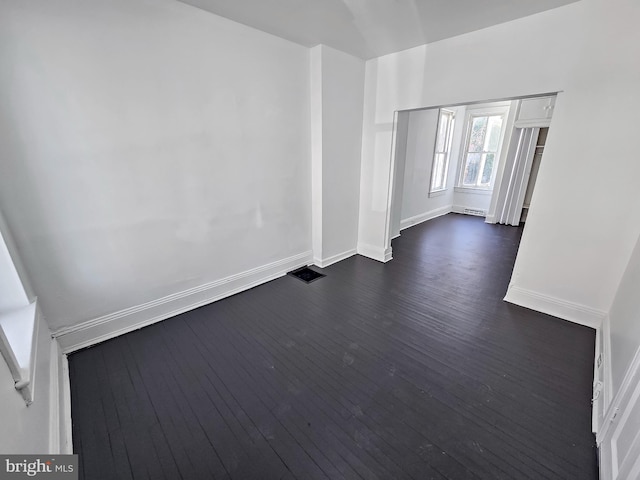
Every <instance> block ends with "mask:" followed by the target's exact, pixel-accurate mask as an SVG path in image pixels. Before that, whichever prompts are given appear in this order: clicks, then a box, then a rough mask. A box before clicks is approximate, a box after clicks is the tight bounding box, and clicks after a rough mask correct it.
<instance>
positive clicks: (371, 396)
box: [69, 214, 598, 480]
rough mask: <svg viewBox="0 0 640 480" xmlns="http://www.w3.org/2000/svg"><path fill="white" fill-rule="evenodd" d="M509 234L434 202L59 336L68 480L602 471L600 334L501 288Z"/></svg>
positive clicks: (575, 474)
mask: <svg viewBox="0 0 640 480" xmlns="http://www.w3.org/2000/svg"><path fill="white" fill-rule="evenodd" d="M521 234H522V229H521V228H514V227H507V226H499V225H488V224H485V223H484V222H483V221H482V219H480V218H475V217H469V216H464V215H456V214H450V215H446V216H443V217H439V218H437V219H434V220H431V221H428V222H425V223H423V224H420V225H417V226H415V227H412V228H410V229H407V230H403V232H402V235H401V236H400V237H399V238H397V239H395V240H394V241H393V255H394V259H393V261H391V262H389V263H386V264H382V263H379V262H375V261H373V260H370V259H367V258H364V257H360V256H354V257H351V258H349V259H347V260H344V261H342V262H339V263H337V264H334V265H332V266H330V267H328V268H326V269H323V270H322V272H323V273H324V274H326V275H327V276H326V277H324V278H322V279H320V280H318V281H316V282H313V283H311V284H305V283H303V282H301V281H299V280H297V279H295V278H294V277H291V276H286V277H282V278H280V279H278V280H275V281H272V282H269V283H267V284H264V285H261V286H260V287H257V288H254V289H251V290H248V291H246V292H243V293H241V294H238V295H235V296H233V297H229V298H227V299H225V300H222V301H219V302H216V303H214V304H211V305H207V306H205V307H201V308H199V309H196V310H194V311H191V312H188V313H185V314H182V315H179V316H177V317H175V318H172V319H169V320H166V321H164V322H161V323H159V324H156V325H152V326H149V327H146V328H144V329H142V330H139V331H135V332H132V333H129V334H127V335H124V336H122V337H118V338H115V339H113V340H110V341H107V342H104V343H103V344H100V345H97V346H95V347H92V348H89V349H86V350H82V351H79V352H76V353H74V354H72V355H71V356H70V357H69V369H70V377H71V396H72V416H73V435H74V438H73V439H74V450H75V451H76V452H77V453H78V454H79V456H80V466H79V469H80V478H83V479H91V480H102V479H105V480H106V479H113V478H118V479H121V478H122V479H127V478H129V479H135V480H138V479H147V478H149V479H153V480H156V479H162V478H166V479H189V480H191V479H195V480H198V479H203V480H204V479H211V478H215V479H217V478H220V479H226V478H229V479H254V478H255V479H274V480H275V479H306V478H317V479H355V480H362V479H386V478H395V479H405V478H406V479H415V480H422V479H434V480H436V479H437V480H442V479H456V480H459V479H501V478H502V479H509V480H511V479H536V480H537V479H579V480H590V479H596V478H598V477H597V475H598V474H597V463H596V454H595V452H596V450H595V445H594V438H593V435H592V434H591V432H590V414H591V405H590V394H591V381H592V370H593V352H594V346H595V333H594V331H593V330H591V329H589V328H586V327H582V326H579V325H576V324H571V323H569V322H565V321H562V320H559V319H557V318H553V317H550V316H548V315H544V314H540V313H538V312H534V311H531V310H527V309H524V308H521V307H518V306H515V305H510V304H507V303H505V302H504V301H503V300H502V298H503V297H504V294H505V292H506V288H507V285H508V283H509V280H510V276H511V271H512V268H513V263H514V260H515V255H516V252H517V248H518V244H519V241H520V236H521Z"/></svg>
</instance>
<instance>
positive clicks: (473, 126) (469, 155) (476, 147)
mask: <svg viewBox="0 0 640 480" xmlns="http://www.w3.org/2000/svg"><path fill="white" fill-rule="evenodd" d="M505 114H506V111H505V110H504V109H491V110H490V111H487V110H485V111H480V110H478V111H471V112H469V113H468V114H467V128H466V130H467V136H466V143H465V148H464V150H463V158H462V165H461V168H460V178H459V180H458V186H459V187H462V188H473V189H480V190H490V189H491V188H492V187H493V180H494V178H495V172H496V167H497V164H498V157H499V155H500V146H501V144H502V138H503V135H502V133H503V132H502V130H503V129H502V126H503V124H504V117H505Z"/></svg>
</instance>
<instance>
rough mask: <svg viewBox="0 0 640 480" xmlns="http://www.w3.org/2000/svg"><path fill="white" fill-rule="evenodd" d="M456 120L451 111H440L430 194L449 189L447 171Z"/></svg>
mask: <svg viewBox="0 0 640 480" xmlns="http://www.w3.org/2000/svg"><path fill="white" fill-rule="evenodd" d="M454 118H455V115H454V113H453V112H452V111H451V110H443V109H440V115H439V120H438V131H437V133H436V145H435V150H434V153H433V168H432V170H431V188H430V190H429V193H434V192H440V191H442V190H446V188H447V170H449V151H450V150H451V137H452V134H453V123H454Z"/></svg>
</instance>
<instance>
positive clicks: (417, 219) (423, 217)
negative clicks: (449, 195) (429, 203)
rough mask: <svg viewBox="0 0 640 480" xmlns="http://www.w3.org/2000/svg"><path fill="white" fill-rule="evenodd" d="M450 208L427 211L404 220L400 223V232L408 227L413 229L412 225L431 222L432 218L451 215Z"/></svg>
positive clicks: (449, 206)
mask: <svg viewBox="0 0 640 480" xmlns="http://www.w3.org/2000/svg"><path fill="white" fill-rule="evenodd" d="M452 208H453V207H452V206H451V205H447V206H445V207H441V208H435V209H433V210H429V211H428V212H424V213H421V214H420V215H414V216H413V217H409V218H405V219H404V220H402V221H401V222H400V231H402V230H404V229H406V228H409V227H413V226H414V225H418V224H419V223H422V222H426V221H427V220H431V219H432V218H436V217H441V216H442V215H446V214H447V213H451V212H452Z"/></svg>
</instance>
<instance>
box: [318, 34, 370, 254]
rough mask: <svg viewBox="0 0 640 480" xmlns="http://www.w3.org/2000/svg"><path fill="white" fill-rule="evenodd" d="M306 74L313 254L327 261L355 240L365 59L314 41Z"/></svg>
mask: <svg viewBox="0 0 640 480" xmlns="http://www.w3.org/2000/svg"><path fill="white" fill-rule="evenodd" d="M311 75H312V78H311V116H312V120H311V122H312V164H313V167H312V169H313V176H312V183H313V186H312V189H313V206H312V211H313V256H314V261H315V263H317V264H318V265H319V266H326V265H329V264H331V263H333V262H335V261H337V260H340V259H343V258H345V257H347V256H349V255H353V254H354V253H355V250H356V245H357V241H358V213H359V200H360V191H359V188H358V187H359V182H360V152H361V144H362V141H361V139H362V105H363V101H364V90H363V89H364V61H363V60H361V59H359V58H356V57H353V56H351V55H348V54H346V53H343V52H340V51H338V50H335V49H333V48H331V47H327V46H325V45H318V46H317V47H314V48H313V49H312V50H311Z"/></svg>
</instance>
